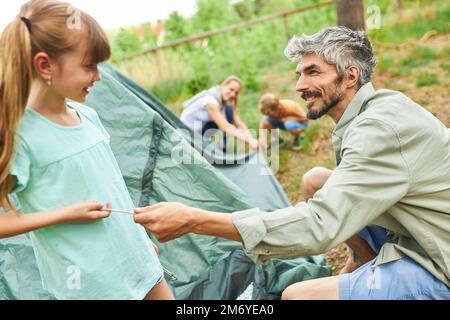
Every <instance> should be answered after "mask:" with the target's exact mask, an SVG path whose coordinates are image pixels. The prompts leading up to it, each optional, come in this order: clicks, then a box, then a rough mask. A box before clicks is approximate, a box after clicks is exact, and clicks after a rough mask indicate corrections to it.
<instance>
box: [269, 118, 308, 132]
mask: <svg viewBox="0 0 450 320" xmlns="http://www.w3.org/2000/svg"><path fill="white" fill-rule="evenodd" d="M265 118H266V120H267V121H268V122H269V123H270V124H271V125H272V126H274V127H275V128H277V129H281V130H284V131H295V130H298V129H300V130H302V131H304V130H305V129H306V128H307V127H308V122H300V121H286V122H281V121H280V120H277V119H275V118H272V117H265Z"/></svg>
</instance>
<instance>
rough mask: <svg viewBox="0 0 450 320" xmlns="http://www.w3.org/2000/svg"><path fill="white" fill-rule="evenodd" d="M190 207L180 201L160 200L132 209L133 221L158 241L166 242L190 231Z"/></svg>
mask: <svg viewBox="0 0 450 320" xmlns="http://www.w3.org/2000/svg"><path fill="white" fill-rule="evenodd" d="M189 209H190V208H189V207H187V206H185V205H183V204H180V203H167V202H162V203H158V204H156V205H153V206H149V207H145V208H136V209H135V210H134V212H135V216H134V221H135V222H136V223H139V224H142V225H143V226H144V227H145V228H146V229H147V230H148V231H149V232H150V233H151V234H153V235H154V236H155V237H156V238H157V239H158V241H160V242H167V241H170V240H173V239H176V238H179V237H181V236H183V235H185V234H186V233H189V232H191V231H192V228H193V226H192V223H191V220H190V217H191V215H190V214H189V212H190V210H189Z"/></svg>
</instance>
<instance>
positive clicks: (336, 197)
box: [232, 119, 411, 262]
mask: <svg viewBox="0 0 450 320" xmlns="http://www.w3.org/2000/svg"><path fill="white" fill-rule="evenodd" d="M341 157H342V160H341V163H340V164H339V166H338V167H337V168H336V169H335V170H334V171H333V173H332V175H331V176H330V178H329V179H328V181H327V182H326V184H325V185H324V186H323V188H322V189H321V190H319V191H318V192H317V193H316V194H315V195H314V198H313V199H310V200H309V201H308V203H305V202H300V203H299V204H298V205H297V206H296V207H289V208H285V209H280V210H277V211H274V212H271V213H267V212H263V211H261V210H259V209H250V210H245V211H241V212H235V213H233V215H232V219H233V223H234V225H235V226H236V228H237V229H238V231H239V233H240V234H241V237H242V239H243V243H244V248H245V250H246V253H247V255H248V256H249V257H250V258H251V259H252V260H254V261H255V262H264V261H265V260H267V259H268V258H290V257H298V256H307V255H315V254H319V253H323V252H325V251H327V250H329V249H331V248H333V247H334V246H336V245H338V244H340V243H342V242H344V241H346V240H347V239H348V238H350V237H351V236H353V235H354V234H356V233H357V232H359V231H360V230H361V229H363V228H364V227H365V226H367V225H368V224H370V223H371V222H372V221H373V220H375V219H376V218H378V217H379V216H380V215H382V214H384V213H385V212H386V211H387V210H389V208H390V207H392V206H393V205H394V204H395V203H396V202H398V201H399V200H400V199H401V198H403V197H404V196H405V194H406V193H407V191H408V188H409V181H410V179H411V178H410V170H409V167H408V164H407V162H406V160H405V158H404V155H403V154H402V145H401V142H400V138H399V137H398V135H397V134H396V132H395V130H394V129H393V128H391V127H390V126H388V125H386V124H384V123H383V122H380V121H379V120H376V119H361V120H360V121H358V122H355V123H353V124H352V125H351V128H348V130H347V132H346V134H345V135H344V137H343V142H342V148H341Z"/></svg>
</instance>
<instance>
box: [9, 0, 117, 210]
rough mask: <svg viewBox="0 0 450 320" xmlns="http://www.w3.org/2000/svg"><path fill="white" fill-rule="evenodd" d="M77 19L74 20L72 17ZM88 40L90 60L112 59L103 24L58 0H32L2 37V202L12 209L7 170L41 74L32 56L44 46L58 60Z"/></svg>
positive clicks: (88, 58)
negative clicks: (31, 95)
mask: <svg viewBox="0 0 450 320" xmlns="http://www.w3.org/2000/svg"><path fill="white" fill-rule="evenodd" d="M74 19H75V22H76V23H75V24H74V25H72V24H70V23H69V22H71V21H72V20H74ZM82 41H84V42H85V43H86V44H87V46H88V51H87V52H86V60H87V61H88V62H89V63H95V64H97V63H99V62H102V61H105V60H107V59H109V57H110V56H111V48H110V46H109V43H108V38H107V36H106V34H105V32H104V31H103V30H102V28H101V27H100V26H99V24H98V23H97V22H96V21H95V20H94V19H93V18H92V17H91V16H90V15H88V14H86V13H84V12H83V11H81V10H78V9H76V8H74V7H72V5H70V4H68V3H65V2H61V1H56V0H30V1H28V2H26V3H25V4H23V5H22V8H21V9H20V13H19V15H18V17H17V18H16V19H15V20H14V21H13V22H11V23H10V24H9V25H8V26H7V27H6V29H5V30H4V31H3V33H2V35H1V37H0V207H3V208H5V209H11V208H12V205H11V202H10V201H9V199H8V193H9V191H10V188H11V186H10V185H9V184H10V182H9V181H8V180H9V179H8V176H9V174H10V170H11V162H12V158H13V154H14V135H15V131H16V129H17V126H18V123H19V121H20V118H21V117H22V115H23V113H24V110H25V106H26V104H27V100H28V95H29V94H30V90H31V84H32V81H33V80H34V79H38V76H37V75H36V74H35V72H34V67H33V57H34V56H35V55H36V54H37V53H39V52H45V53H47V54H48V56H49V57H51V58H52V59H54V60H55V61H58V59H59V57H61V56H62V55H64V54H65V53H68V52H71V51H73V50H75V49H76V48H77V47H78V46H79V45H80V42H82Z"/></svg>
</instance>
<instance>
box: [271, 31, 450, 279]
mask: <svg viewBox="0 0 450 320" xmlns="http://www.w3.org/2000/svg"><path fill="white" fill-rule="evenodd" d="M449 44H450V35H440V36H439V35H438V36H437V37H433V38H431V39H428V40H426V41H421V42H420V43H417V45H420V46H426V47H429V48H431V49H433V50H440V52H442V49H443V48H447V50H446V51H444V55H443V56H442V54H441V55H439V56H438V57H437V58H433V61H432V62H431V63H429V64H427V65H426V66H424V67H422V68H421V69H420V70H419V69H418V68H411V71H410V72H408V73H407V74H406V75H402V76H398V75H396V74H395V73H394V72H392V71H391V70H389V69H388V70H385V71H382V72H381V71H380V72H377V71H376V72H375V75H374V77H373V83H374V86H375V88H386V89H392V90H398V91H401V92H403V93H405V94H406V95H407V96H409V97H410V98H411V99H413V100H414V101H416V102H417V103H418V104H420V105H422V106H423V107H424V108H426V109H427V110H429V111H430V112H431V113H433V114H434V115H435V116H436V117H437V118H438V119H440V120H441V121H442V122H443V123H444V124H445V125H446V126H447V127H450V79H449V78H450V77H449V71H448V57H446V54H445V53H446V52H447V53H448V52H449V50H448V48H449V47H448V46H449ZM414 47H415V45H412V46H411V45H409V46H407V47H401V46H400V47H397V48H383V53H384V54H386V53H389V54H392V55H397V56H398V55H405V54H407V53H408V52H409V51H411V50H413V48H414ZM447 55H448V54H447ZM420 71H425V72H431V73H434V74H436V75H437V76H438V79H439V83H437V84H433V85H426V86H418V85H417V76H418V73H419V72H420ZM265 82H266V83H267V91H272V92H277V93H279V94H280V96H282V97H283V98H285V99H293V100H296V101H301V98H300V97H299V94H298V93H296V92H295V83H296V79H295V74H294V72H287V73H284V74H272V75H268V76H267V78H266V79H265ZM317 122H318V124H319V126H318V127H319V129H318V130H317V132H316V134H315V136H314V139H313V141H312V142H311V150H310V151H308V152H304V151H292V150H290V149H289V145H287V146H286V147H285V148H283V149H281V150H280V169H279V171H278V172H277V178H278V179H279V181H280V183H281V184H282V186H283V187H284V188H285V190H286V192H287V194H288V197H289V200H290V201H291V203H292V204H295V203H297V202H298V201H300V200H301V193H300V187H301V177H302V175H303V174H304V173H305V172H307V171H308V170H309V169H311V168H313V167H315V166H324V167H328V168H331V169H332V168H334V166H335V160H334V152H333V149H332V146H331V133H332V130H333V128H334V123H333V122H332V121H331V119H330V118H328V117H324V118H323V119H319V120H317ZM286 137H287V138H288V139H289V138H290V137H288V136H286ZM325 257H326V259H327V261H328V262H329V264H330V265H331V266H332V270H333V275H335V274H338V273H339V271H340V270H341V269H342V267H343V266H344V265H345V261H346V260H347V258H348V253H347V250H346V245H345V244H341V245H339V246H337V247H336V248H333V249H331V250H330V251H328V252H326V254H325Z"/></svg>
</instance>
